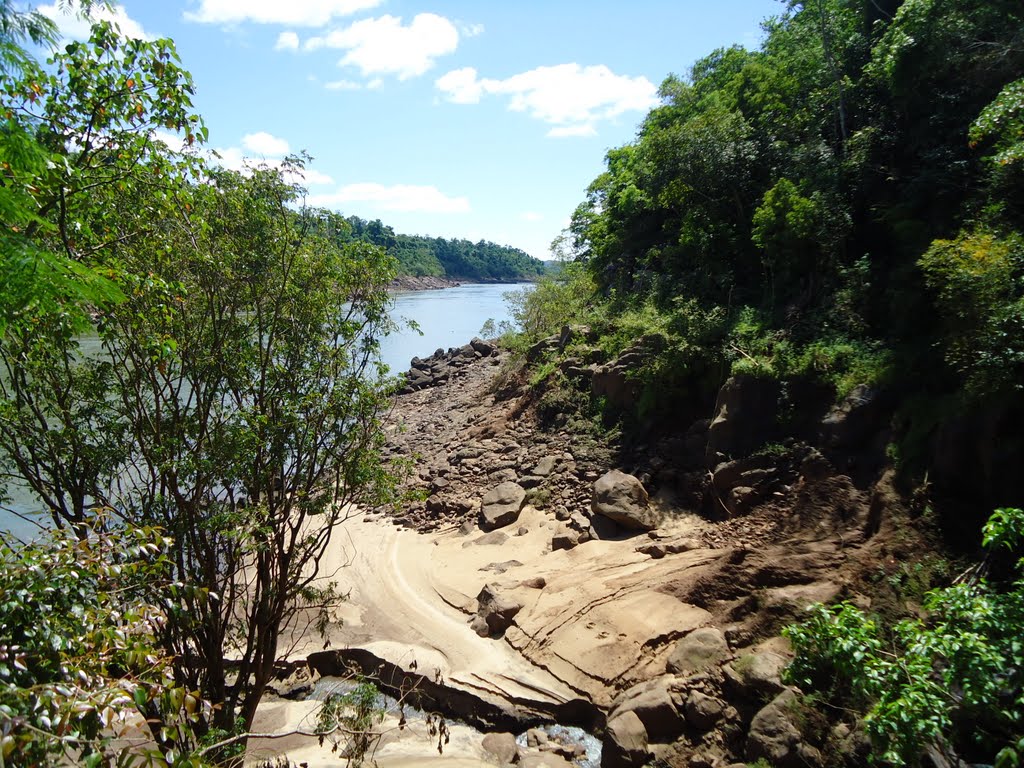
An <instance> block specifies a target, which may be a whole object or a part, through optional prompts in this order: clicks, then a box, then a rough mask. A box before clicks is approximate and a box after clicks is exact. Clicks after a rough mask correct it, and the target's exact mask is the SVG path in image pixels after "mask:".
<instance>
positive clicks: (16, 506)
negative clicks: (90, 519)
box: [0, 283, 529, 539]
mask: <svg viewBox="0 0 1024 768" xmlns="http://www.w3.org/2000/svg"><path fill="white" fill-rule="evenodd" d="M527 285H529V284H528V283H516V284H486V285H483V284H475V283H474V284H470V285H460V286H457V287H455V288H445V289H443V290H437V291H408V292H404V293H398V294H395V306H394V308H393V310H392V317H394V318H395V320H397V321H398V322H399V324H400V326H401V327H400V328H399V330H398V331H397V332H396V333H394V334H392V335H391V336H388V337H387V338H386V339H384V340H383V341H382V344H381V359H382V360H383V362H384V363H385V364H386V365H387V366H388V368H389V369H390V370H391V373H392V374H393V375H394V374H399V373H402V372H403V371H406V370H408V368H409V361H410V360H411V359H412V358H413V357H428V356H430V355H431V354H433V353H434V351H435V350H436V349H438V348H443V349H448V348H449V347H461V346H462V345H463V344H465V343H467V342H468V341H469V340H470V339H471V338H473V337H474V336H479V335H481V334H480V329H481V327H482V326H483V324H484V323H485V322H487V320H489V319H490V320H494V322H495V324H499V323H501V322H502V321H509V322H511V320H512V318H511V316H510V315H509V311H508V307H507V306H506V303H505V300H504V294H505V293H506V292H508V291H515V290H519V289H522V288H524V287H526V286H527ZM407 320H412V321H415V322H416V323H417V324H418V325H419V331H416V330H413V329H411V328H409V327H408V324H407V323H405V322H404V321H407ZM87 346H88V345H87ZM96 347H97V349H98V343H97V344H96ZM10 495H11V497H12V498H11V501H10V502H9V503H8V505H7V506H8V507H9V509H3V508H0V530H7V531H10V532H11V533H13V534H14V535H15V536H17V537H18V538H21V539H26V538H32V536H33V535H34V534H35V533H36V532H37V531H38V530H39V528H38V526H36V525H34V524H32V523H31V522H28V521H26V520H23V519H21V518H19V517H18V516H17V515H15V514H12V513H11V510H13V511H14V512H17V513H19V514H22V515H28V516H31V515H32V513H33V511H34V510H35V509H37V505H36V503H35V500H34V497H33V496H32V494H31V493H30V492H28V491H27V490H26V489H24V488H17V487H12V488H11V489H10Z"/></svg>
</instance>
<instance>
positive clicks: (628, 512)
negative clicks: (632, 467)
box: [591, 469, 657, 531]
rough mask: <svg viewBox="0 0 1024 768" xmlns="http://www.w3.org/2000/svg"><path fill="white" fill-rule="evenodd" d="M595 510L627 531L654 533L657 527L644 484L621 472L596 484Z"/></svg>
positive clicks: (608, 475) (592, 507)
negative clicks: (652, 531)
mask: <svg viewBox="0 0 1024 768" xmlns="http://www.w3.org/2000/svg"><path fill="white" fill-rule="evenodd" d="M591 509H593V511H594V513H595V514H598V515H603V516H604V517H607V518H609V519H610V520H614V521H615V522H616V523H618V524H619V525H621V526H623V527H625V528H632V529H635V530H641V531H650V530H653V529H654V528H656V527H657V521H656V520H655V517H654V512H653V510H651V508H650V506H649V504H648V498H647V491H646V490H645V489H644V486H643V484H642V483H641V482H640V481H639V480H637V479H636V478H635V477H633V475H627V474H626V473H625V472H620V471H619V470H617V469H613V470H611V471H610V472H606V473H605V474H604V475H602V476H601V477H600V478H598V480H597V482H595V483H594V495H593V499H592V501H591Z"/></svg>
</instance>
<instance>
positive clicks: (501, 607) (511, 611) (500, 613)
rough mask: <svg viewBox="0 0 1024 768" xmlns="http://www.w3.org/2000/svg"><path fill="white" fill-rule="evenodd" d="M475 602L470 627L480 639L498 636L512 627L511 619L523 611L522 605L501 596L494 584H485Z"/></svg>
mask: <svg viewBox="0 0 1024 768" xmlns="http://www.w3.org/2000/svg"><path fill="white" fill-rule="evenodd" d="M476 602H477V615H476V618H474V619H473V623H472V625H471V626H472V627H473V630H474V631H475V632H476V633H477V634H478V635H480V636H481V637H486V636H487V635H500V634H501V633H502V632H504V631H505V630H506V629H508V628H509V627H510V626H512V619H514V618H515V616H516V614H517V613H519V611H521V610H522V609H523V604H522V603H520V602H519V601H518V600H515V599H513V598H511V597H509V596H508V595H505V594H503V593H502V592H501V590H500V588H499V587H498V586H497V585H495V584H485V585H484V588H483V589H481V590H480V594H478V595H477V596H476Z"/></svg>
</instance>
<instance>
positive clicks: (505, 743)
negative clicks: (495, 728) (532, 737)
mask: <svg viewBox="0 0 1024 768" xmlns="http://www.w3.org/2000/svg"><path fill="white" fill-rule="evenodd" d="M481 746H483V748H484V752H486V753H487V754H489V755H491V756H492V757H493V758H494V759H495V760H497V761H498V764H499V765H512V763H515V762H518V761H519V745H517V744H516V737H515V736H513V735H512V734H511V733H488V734H487V735H486V736H484V740H483V744H482V745H481Z"/></svg>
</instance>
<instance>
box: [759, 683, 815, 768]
mask: <svg viewBox="0 0 1024 768" xmlns="http://www.w3.org/2000/svg"><path fill="white" fill-rule="evenodd" d="M797 722H799V702H798V701H797V696H796V694H795V693H794V692H793V691H783V692H782V693H780V694H779V695H778V696H776V697H775V698H774V699H772V701H771V702H770V703H769V704H768V705H767V706H765V707H764V708H762V709H761V710H760V711H759V712H758V713H757V714H756V715H754V719H753V720H751V722H750V730H749V731H748V732H747V760H748V761H750V762H753V761H755V760H766V761H767V762H768V763H769V764H770V765H773V766H776V767H777V768H798V766H800V767H801V768H806V767H807V766H815V765H820V764H821V754H820V753H819V752H818V750H817V749H815V748H814V747H812V746H809V745H807V744H804V743H803V737H802V735H801V734H800V729H799V727H797Z"/></svg>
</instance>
